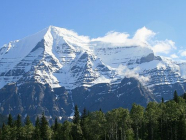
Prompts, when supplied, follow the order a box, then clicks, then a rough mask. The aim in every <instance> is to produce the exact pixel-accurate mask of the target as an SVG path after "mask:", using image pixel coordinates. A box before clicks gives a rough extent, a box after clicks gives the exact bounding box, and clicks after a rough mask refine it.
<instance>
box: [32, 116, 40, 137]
mask: <svg viewBox="0 0 186 140" xmlns="http://www.w3.org/2000/svg"><path fill="white" fill-rule="evenodd" d="M33 138H34V139H36V140H40V138H41V132H40V120H39V117H38V116H37V118H36V121H35V129H34V136H33Z"/></svg>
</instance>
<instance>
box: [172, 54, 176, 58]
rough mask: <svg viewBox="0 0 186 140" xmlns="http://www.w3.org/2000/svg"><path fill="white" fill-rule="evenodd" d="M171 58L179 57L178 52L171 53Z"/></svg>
mask: <svg viewBox="0 0 186 140" xmlns="http://www.w3.org/2000/svg"><path fill="white" fill-rule="evenodd" d="M170 57H171V58H178V56H177V55H176V54H171V56H170Z"/></svg>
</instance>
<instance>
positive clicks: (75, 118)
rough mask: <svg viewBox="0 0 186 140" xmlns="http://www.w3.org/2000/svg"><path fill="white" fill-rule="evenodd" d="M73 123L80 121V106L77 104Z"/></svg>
mask: <svg viewBox="0 0 186 140" xmlns="http://www.w3.org/2000/svg"><path fill="white" fill-rule="evenodd" d="M73 123H74V124H78V123H80V116H79V110H78V106H77V105H75V110H74V118H73Z"/></svg>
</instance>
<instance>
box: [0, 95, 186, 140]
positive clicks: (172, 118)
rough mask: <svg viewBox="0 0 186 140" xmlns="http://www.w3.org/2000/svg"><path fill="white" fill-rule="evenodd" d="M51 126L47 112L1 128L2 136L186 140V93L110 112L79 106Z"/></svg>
mask: <svg viewBox="0 0 186 140" xmlns="http://www.w3.org/2000/svg"><path fill="white" fill-rule="evenodd" d="M58 121H59V120H58V119H57V118H56V119H55V122H54V123H53V124H52V125H51V126H50V125H49V124H48V121H47V119H46V117H45V115H44V114H42V116H41V117H37V119H36V120H35V123H34V124H32V123H31V121H30V119H29V116H27V117H26V119H25V120H24V122H22V118H21V116H20V115H17V119H15V120H14V119H13V118H12V116H11V114H9V116H8V121H7V122H6V123H3V125H2V127H1V129H0V139H1V140H186V93H185V94H183V96H181V97H180V96H178V95H177V92H176V91H175V92H174V97H173V100H170V101H167V102H164V100H163V98H162V102H161V103H157V102H149V103H148V105H147V106H146V108H144V107H142V106H140V105H137V104H135V103H134V104H133V106H132V108H131V110H130V111H129V110H128V109H124V108H117V109H113V110H111V111H108V112H106V113H104V112H102V111H101V109H100V110H99V111H94V112H89V111H87V110H86V109H84V110H83V112H82V113H81V115H80V112H79V110H78V106H77V105H76V106H75V112H74V117H73V120H71V121H65V122H63V123H59V122H58Z"/></svg>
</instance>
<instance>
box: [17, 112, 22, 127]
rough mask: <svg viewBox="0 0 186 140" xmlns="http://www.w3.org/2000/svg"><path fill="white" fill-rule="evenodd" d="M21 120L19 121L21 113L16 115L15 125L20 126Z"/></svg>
mask: <svg viewBox="0 0 186 140" xmlns="http://www.w3.org/2000/svg"><path fill="white" fill-rule="evenodd" d="M21 123H22V122H21V115H19V114H18V115H17V120H16V126H17V128H20V127H21V125H22V124H21Z"/></svg>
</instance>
